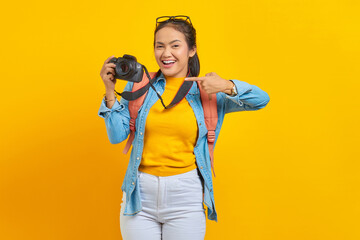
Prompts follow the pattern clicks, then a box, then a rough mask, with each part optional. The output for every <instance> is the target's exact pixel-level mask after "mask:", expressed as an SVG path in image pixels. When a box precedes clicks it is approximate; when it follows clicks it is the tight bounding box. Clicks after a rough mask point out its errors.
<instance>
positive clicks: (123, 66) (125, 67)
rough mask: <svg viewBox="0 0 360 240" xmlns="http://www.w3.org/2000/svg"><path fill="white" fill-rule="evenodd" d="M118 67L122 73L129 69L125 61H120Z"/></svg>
mask: <svg viewBox="0 0 360 240" xmlns="http://www.w3.org/2000/svg"><path fill="white" fill-rule="evenodd" d="M120 67H121V70H122V72H123V73H127V72H128V71H129V66H128V65H127V64H126V63H122V64H121V65H120Z"/></svg>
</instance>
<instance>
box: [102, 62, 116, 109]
mask: <svg viewBox="0 0 360 240" xmlns="http://www.w3.org/2000/svg"><path fill="white" fill-rule="evenodd" d="M113 57H114V56H111V57H109V58H108V59H106V60H105V62H104V65H103V66H102V68H101V71H100V77H101V78H102V80H103V82H104V85H105V89H106V95H105V98H106V100H107V101H106V106H107V107H108V108H111V107H112V106H113V105H114V103H115V101H116V96H115V94H114V90H115V84H116V79H115V77H114V76H115V67H116V65H115V64H114V63H109V61H110V60H111V59H112V58H113ZM111 99H114V101H111Z"/></svg>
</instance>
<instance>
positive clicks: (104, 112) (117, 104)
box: [98, 97, 125, 118]
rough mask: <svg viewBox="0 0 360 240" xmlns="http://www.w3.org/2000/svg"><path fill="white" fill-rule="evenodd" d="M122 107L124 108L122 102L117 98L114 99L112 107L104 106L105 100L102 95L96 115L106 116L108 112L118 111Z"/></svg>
mask: <svg viewBox="0 0 360 240" xmlns="http://www.w3.org/2000/svg"><path fill="white" fill-rule="evenodd" d="M124 108H125V106H124V104H121V103H120V102H119V101H118V100H117V99H116V101H115V103H114V104H113V105H112V107H111V108H108V107H107V106H106V101H105V97H104V98H103V99H102V101H101V105H100V108H99V111H98V116H99V117H102V118H106V117H107V115H108V114H110V112H113V111H118V112H120V111H121V110H123V109H124Z"/></svg>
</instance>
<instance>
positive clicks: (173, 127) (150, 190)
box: [98, 16, 270, 240]
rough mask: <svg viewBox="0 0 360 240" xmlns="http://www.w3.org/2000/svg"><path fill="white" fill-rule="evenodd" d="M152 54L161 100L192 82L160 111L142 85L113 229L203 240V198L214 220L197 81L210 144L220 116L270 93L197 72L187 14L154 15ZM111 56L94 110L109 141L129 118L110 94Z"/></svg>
mask: <svg viewBox="0 0 360 240" xmlns="http://www.w3.org/2000/svg"><path fill="white" fill-rule="evenodd" d="M154 53H155V59H156V62H157V63H158V65H159V67H160V69H159V71H158V72H157V74H156V76H155V77H156V79H155V81H154V83H153V85H154V87H155V89H156V90H157V93H158V94H160V95H161V98H162V99H163V102H164V103H165V104H166V105H168V104H169V103H170V102H171V101H172V100H173V99H174V96H175V95H176V94H177V92H178V90H179V88H180V87H181V86H182V85H183V84H184V83H185V82H187V81H189V82H190V83H192V85H191V88H190V90H189V91H188V92H187V94H186V96H185V97H184V99H182V100H181V101H180V102H178V103H177V104H176V105H175V106H173V107H171V108H166V109H165V108H164V106H163V105H162V103H161V102H160V101H159V98H158V96H157V94H156V92H155V91H154V90H153V89H152V88H149V90H148V93H147V95H146V97H145V100H144V103H143V105H142V107H141V108H140V110H139V113H138V117H137V119H136V125H135V126H136V132H135V138H134V140H133V148H132V151H131V156H130V161H129V165H128V168H127V171H126V174H125V178H124V181H123V184H122V187H121V190H122V191H123V198H122V203H121V211H120V228H121V234H122V237H123V239H124V240H132V239H136V240H141V239H146V240H152V239H154V240H160V239H165V240H189V239H191V240H200V239H204V236H205V228H206V214H205V207H204V205H203V203H204V204H205V205H206V206H207V210H208V211H207V217H208V219H209V220H214V221H217V212H216V210H215V201H214V193H213V182H212V172H211V164H210V154H209V147H208V143H207V133H208V130H207V129H206V123H205V119H204V112H203V109H202V102H201V97H200V91H199V87H198V84H200V87H201V89H203V90H205V91H206V93H208V94H209V97H211V96H214V95H215V96H216V103H217V111H218V121H217V125H216V129H215V143H216V139H217V137H218V135H219V132H220V129H221V125H222V123H223V120H224V115H225V114H226V113H230V112H236V111H249V110H258V109H261V108H264V107H265V106H266V105H267V103H268V102H269V100H270V98H269V95H268V94H267V93H266V92H264V91H263V90H261V89H260V88H259V87H257V86H255V85H251V84H248V83H246V82H243V81H240V80H236V79H232V80H228V79H224V78H222V77H220V76H219V75H217V74H216V73H214V72H211V73H208V74H206V75H205V76H203V77H198V75H199V72H200V62H199V57H198V55H197V52H196V31H195V29H194V27H193V25H192V24H191V21H190V18H189V17H187V16H165V17H159V18H158V19H157V22H156V29H155V33H154ZM111 58H112V57H109V58H108V59H107V60H106V61H105V63H104V65H103V67H102V69H101V73H100V75H101V78H102V80H103V82H104V84H105V88H106V95H105V97H104V99H103V100H102V102H101V106H100V109H99V112H98V115H99V116H100V117H102V118H104V119H105V125H106V129H107V133H108V137H109V139H110V142H111V143H113V144H116V143H120V142H122V141H124V140H125V139H126V138H127V137H128V135H129V133H130V127H129V120H130V115H129V109H128V103H129V102H128V101H127V100H125V99H123V98H121V99H120V102H119V101H118V100H117V98H116V95H115V94H114V90H115V83H116V79H115V78H114V75H115V71H114V67H115V64H113V63H109V61H110V59H111ZM109 72H110V74H107V73H109ZM185 78H186V79H185ZM196 81H197V82H198V83H197V82H196ZM132 86H133V82H128V83H127V84H126V86H125V88H124V91H132ZM115 92H116V91H115ZM233 140H236V139H235V137H234V139H233ZM215 143H214V144H215ZM224 164H226V163H224ZM214 174H215V173H214Z"/></svg>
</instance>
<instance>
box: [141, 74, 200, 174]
mask: <svg viewBox="0 0 360 240" xmlns="http://www.w3.org/2000/svg"><path fill="white" fill-rule="evenodd" d="M184 79H185V77H180V78H173V77H166V84H165V90H164V93H163V94H162V96H161V97H162V99H163V101H164V104H165V106H167V105H169V104H170V102H171V101H172V99H173V98H174V97H175V95H176V93H177V91H178V90H179V88H180V86H181V85H182V83H183V82H184ZM197 134H198V126H197V122H196V117H195V114H194V111H193V109H192V108H191V106H190V105H189V103H188V101H187V100H186V98H183V99H182V100H181V101H180V102H179V103H178V104H176V105H175V106H174V107H172V108H170V109H164V106H163V105H162V104H161V101H160V99H158V100H157V101H156V103H155V104H154V105H153V106H152V107H151V108H150V111H149V113H148V116H147V119H146V123H145V132H144V149H143V153H142V159H141V163H140V166H139V170H140V171H142V172H146V173H149V174H152V175H156V176H170V175H176V174H181V173H185V172H188V171H191V170H193V169H195V168H196V167H197V165H196V161H195V154H194V146H195V144H196V140H197Z"/></svg>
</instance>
